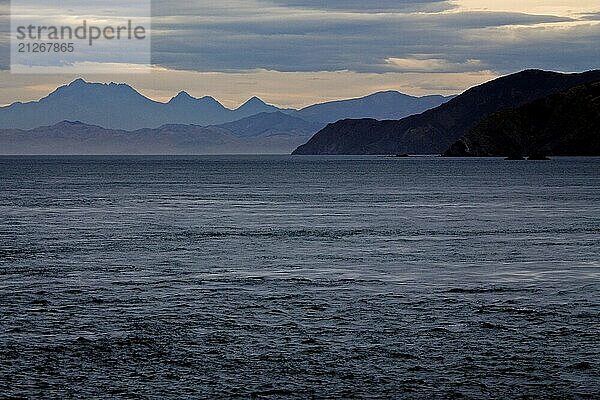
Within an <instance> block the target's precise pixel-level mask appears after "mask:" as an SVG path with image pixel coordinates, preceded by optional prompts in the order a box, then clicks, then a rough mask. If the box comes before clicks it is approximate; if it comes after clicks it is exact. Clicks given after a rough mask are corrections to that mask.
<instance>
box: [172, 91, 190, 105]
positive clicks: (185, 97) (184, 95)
mask: <svg viewBox="0 0 600 400" xmlns="http://www.w3.org/2000/svg"><path fill="white" fill-rule="evenodd" d="M193 100H196V98H194V97H192V96H191V95H190V94H189V93H188V92H186V91H185V90H182V91H181V92H179V93H177V96H175V97H173V98H172V99H171V100H170V101H169V103H173V102H181V101H193Z"/></svg>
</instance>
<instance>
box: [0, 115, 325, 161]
mask: <svg viewBox="0 0 600 400" xmlns="http://www.w3.org/2000/svg"><path fill="white" fill-rule="evenodd" d="M262 117H264V118H265V119H268V120H271V121H273V126H274V128H270V129H265V130H263V127H262V126H260V122H261V120H262ZM290 118H292V119H291V120H290ZM257 122H258V123H257ZM239 125H240V126H239V127H230V128H232V129H233V128H235V129H238V131H237V132H239V134H238V133H236V132H234V131H232V130H230V129H227V128H226V127H224V126H208V127H202V126H198V125H182V124H171V125H163V126H161V127H159V128H144V129H139V130H135V131H126V130H122V129H106V128H102V127H100V126H96V125H89V124H84V123H82V122H68V121H63V122H60V123H58V124H55V125H52V126H47V127H40V128H35V129H32V130H27V131H26V130H19V129H3V130H0V153H1V154H7V155H18V154H28V155H47V154H52V155H96V154H99V155H109V154H117V155H118V154H123V155H125V154H128V155H135V154H181V155H184V154H289V153H290V152H291V151H292V150H293V149H294V148H296V147H297V146H299V145H300V144H302V143H305V142H306V141H307V140H308V139H309V138H310V137H311V135H312V134H313V133H314V129H312V127H311V126H312V125H311V123H308V122H306V121H303V120H299V119H295V118H293V117H289V116H286V115H285V114H282V113H275V114H265V115H262V114H261V115H259V116H255V117H249V119H248V120H241V121H239ZM278 127H285V129H283V128H281V129H280V128H278Z"/></svg>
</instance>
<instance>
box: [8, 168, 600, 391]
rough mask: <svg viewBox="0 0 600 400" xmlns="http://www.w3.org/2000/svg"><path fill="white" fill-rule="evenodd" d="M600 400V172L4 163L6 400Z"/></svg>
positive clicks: (579, 169) (572, 170) (519, 169)
mask: <svg viewBox="0 0 600 400" xmlns="http://www.w3.org/2000/svg"><path fill="white" fill-rule="evenodd" d="M10 397H13V398H81V399H88V398H99V397H102V398H132V399H145V398H149V399H162V398H219V399H223V398H273V399H279V398H302V399H309V398H461V397H466V398H506V399H514V398H557V399H559V398H560V399H562V398H599V397H600V159H598V158H588V159H585V158H557V159H554V160H552V161H549V162H508V161H503V160H500V159H443V158H434V157H415V158H400V159H396V158H384V157H286V156H281V157H239V156H238V157H233V156H232V157H130V158H116V157H88V158H77V157H63V158H50V157H37V158H35V157H34V158H26V157H25V158H16V157H12V158H11V157H3V158H0V398H10Z"/></svg>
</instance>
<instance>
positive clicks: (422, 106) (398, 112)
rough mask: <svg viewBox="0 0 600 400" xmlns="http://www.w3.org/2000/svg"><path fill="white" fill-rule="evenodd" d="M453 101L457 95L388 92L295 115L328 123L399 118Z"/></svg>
mask: <svg viewBox="0 0 600 400" xmlns="http://www.w3.org/2000/svg"><path fill="white" fill-rule="evenodd" d="M452 98H454V96H449V97H444V96H424V97H413V96H408V95H406V94H402V93H399V92H395V91H388V92H379V93H375V94H372V95H369V96H366V97H362V98H359V99H351V100H340V101H333V102H330V103H323V104H315V105H314V106H309V107H306V108H304V109H302V110H300V111H298V112H296V113H294V115H295V116H297V117H299V118H302V119H305V120H307V121H316V122H325V123H332V122H336V121H339V120H341V119H348V118H355V119H356V118H373V119H377V120H383V119H400V118H404V117H408V116H409V115H413V114H420V113H422V112H424V111H427V110H429V109H431V108H435V107H437V106H439V105H440V104H444V103H445V102H447V101H448V100H450V99H452Z"/></svg>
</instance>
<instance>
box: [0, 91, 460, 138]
mask: <svg viewBox="0 0 600 400" xmlns="http://www.w3.org/2000/svg"><path fill="white" fill-rule="evenodd" d="M447 100H449V98H447V97H443V96H426V97H412V96H407V95H404V94H401V93H398V92H381V93H375V94H373V95H370V96H367V97H364V98H359V99H351V100H345V101H338V102H331V103H324V104H317V105H314V106H311V107H307V108H305V109H303V110H299V111H297V110H290V109H280V108H277V107H275V106H272V105H269V104H266V103H265V102H263V101H262V100H261V99H259V98H257V97H253V98H251V99H250V100H248V101H247V102H246V103H244V104H243V105H242V106H240V107H239V108H237V109H234V110H231V109H228V108H226V107H224V106H223V105H222V104H221V103H219V102H218V101H217V100H215V99H214V98H212V97H209V96H207V97H202V98H195V97H192V96H190V95H189V94H188V93H186V92H180V93H179V94H178V95H177V96H175V97H173V98H172V99H171V100H170V101H169V102H168V103H160V102H157V101H154V100H151V99H149V98H147V97H145V96H143V95H142V94H140V93H139V92H137V91H136V90H135V89H133V88H132V87H131V86H129V85H126V84H115V83H110V84H102V83H89V82H86V81H84V80H83V79H77V80H75V81H73V82H72V83H70V84H69V85H65V86H61V87H59V88H58V89H56V90H55V91H54V92H52V93H50V94H49V95H48V96H46V97H44V98H43V99H41V100H39V101H34V102H28V103H15V104H12V105H10V106H6V107H1V108H0V129H2V128H3V129H33V128H37V127H41V126H51V125H55V124H57V123H59V122H61V121H80V122H83V123H85V124H90V125H97V126H101V127H104V128H107V129H121V130H137V129H142V128H156V127H160V126H163V125H168V124H183V125H201V126H208V125H219V124H224V123H229V122H234V121H237V120H240V119H243V118H246V117H250V116H254V115H257V114H267V113H273V112H281V113H285V114H290V115H293V116H294V117H296V118H300V119H303V120H305V121H307V122H315V123H328V122H335V121H337V120H338V119H341V118H357V117H370V118H376V119H377V118H402V117H405V116H407V115H411V114H414V113H419V112H423V111H425V110H427V109H429V108H431V107H436V106H438V105H440V104H442V103H444V102H445V101H447ZM315 126H317V125H315ZM265 129H267V128H265ZM273 129H277V128H273ZM317 130H318V129H317ZM315 132H316V131H315ZM315 132H313V133H315Z"/></svg>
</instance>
